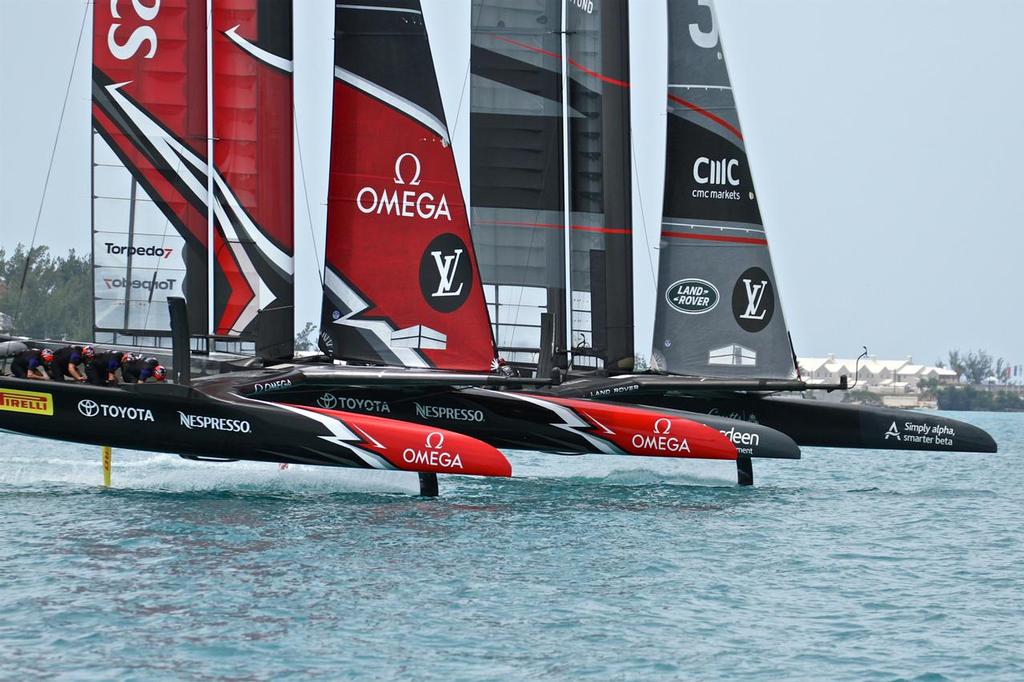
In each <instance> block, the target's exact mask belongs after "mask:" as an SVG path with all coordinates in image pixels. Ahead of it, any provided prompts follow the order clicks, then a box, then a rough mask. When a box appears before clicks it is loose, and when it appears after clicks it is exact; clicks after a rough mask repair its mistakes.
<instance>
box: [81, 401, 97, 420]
mask: <svg viewBox="0 0 1024 682" xmlns="http://www.w3.org/2000/svg"><path fill="white" fill-rule="evenodd" d="M78 411H79V412H81V413H82V416H83V417H95V416H96V415H98V414H99V413H100V406H99V405H97V404H96V401H95V400H79V401H78Z"/></svg>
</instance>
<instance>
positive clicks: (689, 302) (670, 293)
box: [665, 277, 719, 315]
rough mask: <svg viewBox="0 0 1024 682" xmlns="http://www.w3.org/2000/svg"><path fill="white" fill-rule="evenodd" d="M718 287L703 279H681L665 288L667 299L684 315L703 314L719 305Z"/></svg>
mask: <svg viewBox="0 0 1024 682" xmlns="http://www.w3.org/2000/svg"><path fill="white" fill-rule="evenodd" d="M718 299H719V296H718V289H717V288H716V287H715V285H714V284H712V283H711V282H708V281H707V280H703V279H695V278H693V277H691V278H689V279H681V280H679V281H678V282H675V283H674V284H673V285H672V286H670V287H669V288H668V289H666V290H665V300H666V301H668V304H669V305H670V306H672V307H673V308H674V309H676V310H678V311H679V312H681V313H683V314H684V315H703V314H704V313H707V312H710V311H712V310H714V309H715V306H717V305H718Z"/></svg>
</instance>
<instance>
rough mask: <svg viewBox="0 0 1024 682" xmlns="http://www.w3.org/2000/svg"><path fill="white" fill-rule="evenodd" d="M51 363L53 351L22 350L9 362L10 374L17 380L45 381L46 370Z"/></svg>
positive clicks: (47, 349)
mask: <svg viewBox="0 0 1024 682" xmlns="http://www.w3.org/2000/svg"><path fill="white" fill-rule="evenodd" d="M51 362H53V351H52V350H50V349H49V348H43V349H42V350H39V349H37V348H30V349H28V350H23V351H21V352H20V353H18V354H17V355H15V356H14V359H13V360H11V374H13V375H14V376H16V377H18V378H19V379H46V378H47V376H46V370H47V367H48V366H49V364H50V363H51Z"/></svg>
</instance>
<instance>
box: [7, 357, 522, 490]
mask: <svg viewBox="0 0 1024 682" xmlns="http://www.w3.org/2000/svg"><path fill="white" fill-rule="evenodd" d="M214 388H215V389H221V388H223V389H225V390H213V391H210V392H203V391H199V390H196V389H194V388H190V387H185V386H177V385H173V384H140V385H136V386H121V387H110V388H105V387H97V386H91V385H85V384H76V383H70V382H50V381H31V380H26V379H15V378H8V377H0V429H4V430H8V431H14V432H18V433H23V434H26V435H31V436H38V437H42V438H50V439H56V440H63V441H70V442H75V443H84V444H92V445H101V446H111V447H117V448H131V449H139V450H149V451H154V452H167V453H174V454H179V455H182V456H185V457H197V458H205V457H208V458H213V459H238V460H251V461H263V462H285V463H294V464H314V465H320V466H338V467H350V468H359V469H393V470H406V471H418V472H429V473H450V474H469V475H488V476H508V475H511V469H510V467H509V465H508V462H507V461H506V460H505V458H504V456H503V455H501V453H499V452H498V451H497V450H496V449H495V448H493V447H491V446H488V445H486V444H484V443H482V442H479V441H476V440H475V439H471V438H468V437H466V436H463V435H462V434H457V433H454V432H451V431H447V430H445V429H440V428H435V429H427V428H423V427H421V426H419V425H413V424H404V423H401V422H397V421H393V420H385V419H378V418H374V417H365V416H362V415H351V414H348V413H345V412H342V411H332V410H306V409H301V408H298V407H295V406H290V405H287V404H281V403H270V402H261V401H256V400H250V399H247V398H245V397H243V396H239V395H237V394H235V393H234V392H232V391H231V390H230V386H229V385H225V386H215V387H214ZM456 456H457V457H456Z"/></svg>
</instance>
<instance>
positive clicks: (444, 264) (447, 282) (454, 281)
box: [420, 232, 473, 313]
mask: <svg viewBox="0 0 1024 682" xmlns="http://www.w3.org/2000/svg"><path fill="white" fill-rule="evenodd" d="M472 287H473V268H472V266H471V264H470V262H469V249H468V248H467V247H466V244H465V242H463V241H462V240H461V239H459V237H458V236H457V235H454V234H452V233H451V232H446V233H444V234H441V235H438V236H436V237H434V239H433V241H431V242H430V244H428V245H427V248H426V250H424V252H423V257H422V258H420V290H421V291H422V292H423V298H424V299H425V300H426V301H427V303H429V304H430V307H431V308H433V309H434V310H437V311H439V312H442V313H450V312H453V311H455V310H458V309H459V308H460V307H462V304H463V303H465V302H466V299H467V298H469V292H470V290H471V289H472Z"/></svg>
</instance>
